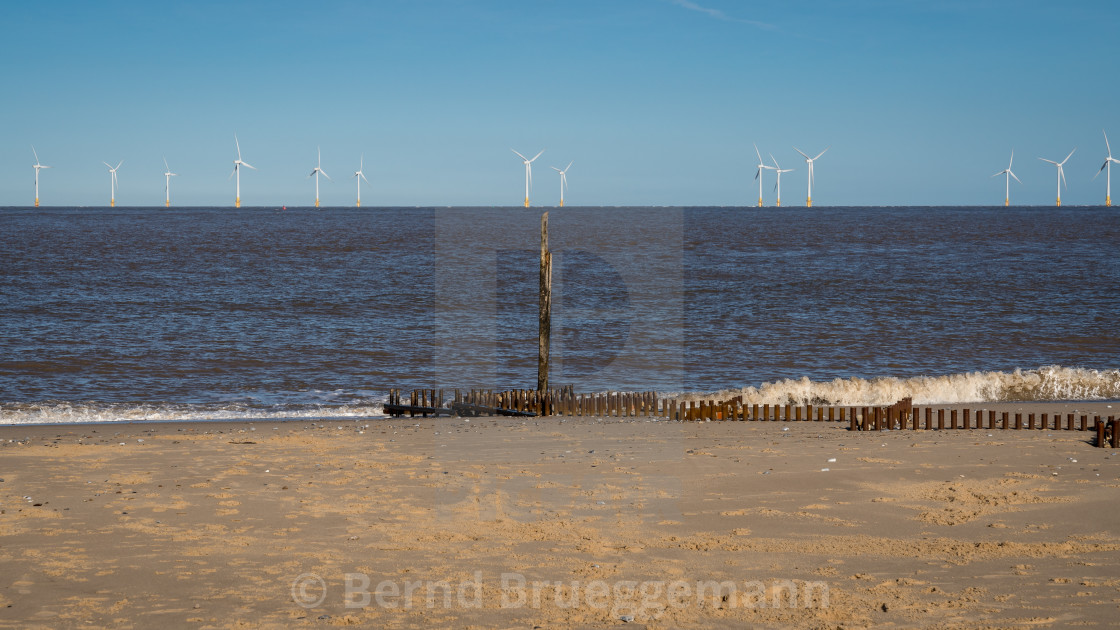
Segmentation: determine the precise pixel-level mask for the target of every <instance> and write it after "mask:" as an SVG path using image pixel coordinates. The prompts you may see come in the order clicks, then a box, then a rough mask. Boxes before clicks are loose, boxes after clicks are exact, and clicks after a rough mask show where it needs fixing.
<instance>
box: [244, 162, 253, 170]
mask: <svg viewBox="0 0 1120 630" xmlns="http://www.w3.org/2000/svg"><path fill="white" fill-rule="evenodd" d="M241 166H248V167H249V168H251V169H253V170H254V171H255V170H257V167H255V166H253V165H252V164H250V163H248V162H242V163H241Z"/></svg>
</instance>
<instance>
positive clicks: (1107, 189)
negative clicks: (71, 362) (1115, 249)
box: [35, 129, 1120, 207]
mask: <svg viewBox="0 0 1120 630" xmlns="http://www.w3.org/2000/svg"><path fill="white" fill-rule="evenodd" d="M1101 133H1104V130H1103V129H1102V130H1101ZM1104 146H1105V148H1107V149H1108V157H1106V158H1105V159H1104V164H1102V165H1101V171H1107V172H1106V173H1105V174H1104V180H1105V185H1104V205H1105V206H1108V207H1112V163H1113V162H1116V163H1117V164H1120V160H1117V159H1116V158H1114V157H1112V147H1110V146H1109V145H1108V134H1107V133H1105V134H1104ZM44 168H48V167H44ZM1101 171H1097V175H1100V174H1101ZM38 174H39V172H38V171H35V175H36V176H38ZM1097 175H1094V176H1093V179H1096V178H1097ZM36 182H38V180H36ZM35 191H36V193H35V196H36V197H38V196H39V194H38V191H39V188H38V184H37V183H36V188H35ZM35 205H39V201H38V199H36V200H35Z"/></svg>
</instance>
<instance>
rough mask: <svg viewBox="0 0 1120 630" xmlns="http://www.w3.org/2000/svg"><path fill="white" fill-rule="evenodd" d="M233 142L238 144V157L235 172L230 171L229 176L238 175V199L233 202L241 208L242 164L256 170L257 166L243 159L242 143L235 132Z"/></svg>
mask: <svg viewBox="0 0 1120 630" xmlns="http://www.w3.org/2000/svg"><path fill="white" fill-rule="evenodd" d="M233 142H234V144H236V145H237V159H236V160H234V161H233V172H232V173H230V174H229V176H230V177H234V176H236V177H237V197H236V199H235V201H234V202H233V203H234V207H235V208H240V207H241V167H242V166H247V167H249V168H251V169H253V170H254V171H255V170H257V167H255V166H253V165H252V164H250V163H248V162H245V161H243V160H242V159H241V143H240V142H238V141H237V134H233Z"/></svg>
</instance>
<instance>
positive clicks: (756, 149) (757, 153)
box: [754, 144, 762, 164]
mask: <svg viewBox="0 0 1120 630" xmlns="http://www.w3.org/2000/svg"><path fill="white" fill-rule="evenodd" d="M754 154H755V155H757V156H758V163H759V164H762V154H761V153H759V152H758V145H757V144H755V145H754Z"/></svg>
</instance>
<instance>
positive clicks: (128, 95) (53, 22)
mask: <svg viewBox="0 0 1120 630" xmlns="http://www.w3.org/2000/svg"><path fill="white" fill-rule="evenodd" d="M1070 5H1072V6H1070ZM1118 33H1120V3H1116V2H1114V1H1099V2H1089V1H1086V2H1073V3H1059V2H1043V1H1036V0H1023V1H1015V0H969V1H957V0H946V1H937V0H923V1H908V0H852V1H835V2H833V1H823V0H805V1H802V2H773V1H772V2H766V3H764V2H746V1H731V0H692V1H686V0H676V1H674V0H598V1H584V0H570V1H568V2H550V1H539V2H537V1H534V2H529V1H524V0H522V1H519V2H515V1H475V2H470V1H466V0H409V1H406V0H401V1H393V2H389V1H385V2H357V1H355V2H322V3H313V2H286V1H274V2H220V3H219V2H184V3H171V2H72V1H67V0H56V1H52V2H30V3H12V4H10V6H7V7H6V8H5V11H4V17H3V20H2V21H0V58H2V59H3V62H2V63H3V66H2V67H3V74H2V75H0V82H2V85H3V94H4V96H3V98H2V99H0V114H2V116H0V119H2V120H3V121H4V123H3V132H2V133H0V140H2V142H0V205H30V204H31V202H32V201H33V197H34V190H33V181H34V180H33V170H32V168H31V164H32V163H33V161H34V160H33V157H32V153H31V145H34V146H35V148H36V149H37V150H38V153H39V157H40V159H41V160H42V163H43V164H47V165H50V166H53V167H54V168H53V169H51V170H49V171H44V172H43V173H42V175H41V184H40V186H41V191H40V198H41V201H42V203H43V204H45V205H86V206H98V205H107V204H108V197H109V175H108V172H107V169H106V168H105V167H104V166H103V165H102V161H106V162H111V163H113V164H116V162H118V161H120V160H123V161H124V164H123V166H122V167H121V169H120V173H119V181H120V187H119V190H118V193H117V202H118V205H140V206H143V205H161V204H162V202H163V187H164V178H163V171H164V168H163V158H164V157H166V158H167V160H168V162H169V163H170V165H171V168H172V170H174V171H175V172H177V173H179V174H180V176H179V177H177V178H174V179H173V180H172V202H173V204H175V205H232V203H233V197H234V184H233V182H232V181H230V180H229V179H227V178H228V176H229V174H230V171H231V170H232V162H233V160H234V158H235V157H236V151H235V147H234V141H233V136H234V133H236V134H237V135H238V137H239V138H240V142H241V148H242V154H243V158H244V159H245V161H247V162H249V163H250V164H252V165H254V166H256V167H257V168H258V169H259V170H257V171H245V172H243V174H242V181H241V186H242V195H241V196H242V203H243V204H244V205H280V204H286V205H290V206H294V205H311V204H312V203H314V182H313V180H310V179H308V178H307V177H306V176H307V174H308V173H309V172H310V171H311V169H312V168H313V167H314V166H315V159H316V158H315V152H316V148H317V147H322V151H323V163H322V166H323V169H324V170H325V171H326V172H327V173H328V174H330V175H331V176H332V177H333V178H334V181H333V182H327V181H326V180H323V181H322V182H321V193H320V196H321V199H322V202H323V203H324V204H325V205H353V203H354V196H355V185H354V182H355V180H354V178H353V177H352V174H353V172H354V171H355V170H357V167H358V160H359V156H360V155H362V154H364V156H365V169H364V170H365V173H366V175H367V177H369V179H370V180H371V182H372V185H370V186H366V187H365V188H364V189H363V193H362V201H363V205H366V206H395V205H407V206H414V205H420V206H428V205H498V206H516V205H520V204H521V202H522V197H523V192H524V180H523V177H524V169H523V167H522V165H521V163H520V160H519V159H518V158H517V156H515V155H514V154H513V153H511V152H510V148H511V147H512V148H515V149H517V150H518V151H520V152H522V153H526V154H529V155H532V154H534V153H536V152H537V151H539V150H541V149H545V153H544V155H542V156H541V158H540V159H539V160H537V161H536V162H535V163H534V165H533V166H534V172H533V174H534V189H533V195H532V198H533V204H534V205H554V204H555V203H556V201H557V199H558V197H559V192H558V188H559V177H558V176H557V174H556V173H555V171H553V170H551V169H550V168H549V166H558V167H563V166H565V165H566V164H567V163H568V162H569V161H574V165H573V166H572V168H571V170H570V171H569V174H568V183H569V189H568V192H567V193H566V196H565V199H566V202H567V203H568V204H569V205H753V204H754V203H755V201H756V198H757V195H758V186H757V184H756V183H755V182H754V180H753V176H754V171H755V164H756V161H757V160H756V158H755V156H754V149H753V148H752V143H754V142H757V143H758V146H759V148H760V149H761V150H762V151H763V155H764V156H765V155H766V154H767V153H773V154H774V156H775V157H776V158H777V159H778V161H779V162H780V163H781V165H782V166H783V167H784V168H795V169H797V170H796V171H795V172H793V173H789V174H786V175H785V176H783V178H782V198H783V205H788V206H795V205H803V204H804V200H805V192H806V191H805V178H806V169H805V162H804V160H803V159H802V158H801V157H800V156H798V155H797V154H796V153H795V152H794V149H793V147H795V146H796V147H798V148H800V149H802V150H803V151H806V152H807V153H810V155H815V154H816V153H818V152H820V151H821V150H822V149H824V148H825V147H826V146H831V149H830V150H829V152H828V153H826V154H825V155H824V157H822V158H821V160H820V161H819V162H818V163H817V166H816V183H815V187H814V194H813V200H814V204H815V205H1001V204H1002V201H1003V181H1002V178H995V179H992V178H991V177H990V176H991V175H992V174H993V173H996V172H998V171H1000V170H1002V169H1003V168H1005V166H1006V165H1007V160H1008V157H1009V154H1010V152H1011V150H1012V149H1014V150H1015V165H1014V167H1013V170H1014V172H1015V173H1016V174H1017V175H1018V176H1019V178H1020V179H1021V180H1022V181H1023V183H1022V184H1018V183H1016V182H1014V181H1012V184H1011V185H1012V189H1011V198H1012V202H1013V203H1017V204H1025V205H1049V204H1052V203H1053V202H1054V193H1055V169H1054V168H1053V167H1052V166H1050V165H1049V164H1046V163H1044V162H1041V161H1039V160H1038V159H1037V158H1038V157H1040V156H1041V157H1047V158H1050V159H1055V160H1060V159H1061V158H1062V157H1064V156H1065V155H1066V154H1067V153H1068V152H1069V151H1070V150H1071V149H1073V148H1074V147H1077V148H1078V150H1077V153H1075V154H1074V156H1073V157H1072V158H1071V159H1070V161H1069V163H1067V166H1066V176H1067V179H1068V182H1069V188H1068V190H1067V191H1064V192H1063V194H1062V198H1063V203H1065V204H1098V203H1103V200H1104V194H1105V182H1104V175H1103V174H1102V175H1101V176H1100V177H1099V178H1097V180H1096V181H1090V178H1092V176H1093V175H1094V174H1095V173H1096V171H1097V169H1098V168H1100V166H1101V164H1102V162H1103V161H1104V157H1105V155H1106V151H1105V144H1104V138H1103V136H1102V134H1101V131H1102V129H1105V130H1108V131H1109V132H1111V133H1112V138H1111V140H1114V141H1115V142H1117V143H1120V88H1118V86H1120V77H1118V76H1117V73H1116V70H1115V68H1116V67H1118V63H1120V59H1118V57H1117V52H1116V50H1115V48H1116V46H1115V42H1116V39H1117V34H1118ZM1117 155H1120V144H1118V145H1117ZM1117 175H1118V177H1120V171H1118V172H1117ZM765 177H766V180H765V187H764V197H765V201H766V204H767V205H772V204H773V201H774V193H773V191H772V188H773V183H774V180H773V175H772V173H767V174H766V175H765ZM1118 190H1120V179H1118ZM1116 196H1117V197H1120V192H1117V193H1116ZM1118 203H1120V202H1118Z"/></svg>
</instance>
